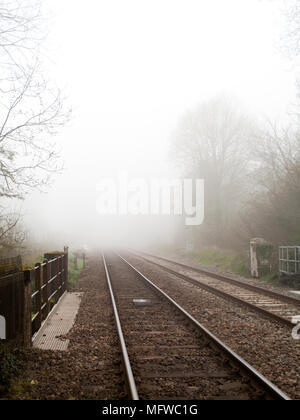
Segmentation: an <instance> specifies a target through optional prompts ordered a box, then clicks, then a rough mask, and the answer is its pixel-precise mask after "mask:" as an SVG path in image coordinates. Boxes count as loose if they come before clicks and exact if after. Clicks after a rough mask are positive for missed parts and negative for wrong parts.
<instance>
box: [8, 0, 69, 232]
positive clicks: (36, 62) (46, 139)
mask: <svg viewBox="0 0 300 420" xmlns="http://www.w3.org/2000/svg"><path fill="white" fill-rule="evenodd" d="M44 23H45V21H44V18H43V15H42V13H41V1H40V0H9V1H5V0H0V197H5V198H23V197H24V194H25V193H26V192H27V191H28V189H30V188H36V187H40V186H43V185H45V184H46V183H47V182H48V180H49V176H50V175H51V173H52V172H53V171H57V170H58V169H59V168H60V163H59V161H58V153H57V150H56V147H55V145H54V144H53V142H51V141H50V138H51V135H53V134H55V133H56V132H57V130H58V128H59V127H60V126H62V125H63V124H65V123H66V121H67V120H68V118H69V111H65V110H64V108H63V99H62V95H61V92H60V91H59V89H58V88H57V87H56V86H55V85H54V84H53V83H51V82H50V81H49V80H46V78H45V76H44V74H45V73H44V71H43V63H42V59H41V57H42V54H41V45H42V41H43V39H44V37H45V34H44V33H43V31H42V30H41V28H42V27H43V24H44ZM5 220H6V221H7V219H6V218H5V217H4V219H3V221H5ZM9 226H10V223H9V222H8V223H7V227H9ZM4 231H5V223H4ZM0 239H1V238H0Z"/></svg>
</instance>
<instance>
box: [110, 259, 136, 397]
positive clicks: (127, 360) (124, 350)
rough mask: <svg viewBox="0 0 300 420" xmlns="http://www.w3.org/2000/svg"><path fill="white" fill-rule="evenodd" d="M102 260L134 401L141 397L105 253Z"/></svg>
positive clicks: (130, 392) (126, 375) (125, 371)
mask: <svg viewBox="0 0 300 420" xmlns="http://www.w3.org/2000/svg"><path fill="white" fill-rule="evenodd" d="M102 260H103V264H104V269H105V274H106V280H107V284H108V288H109V293H110V298H111V302H112V306H113V311H114V318H115V323H116V327H117V331H118V337H119V344H120V349H121V354H122V362H123V369H124V375H125V380H126V385H127V388H128V393H129V396H130V398H131V399H132V400H138V399H139V396H138V392H137V389H136V384H135V380H134V376H133V373H132V369H131V364H130V360H129V356H128V352H127V348H126V343H125V339H124V335H123V331H122V326H121V321H120V317H119V313H118V309H117V305H116V300H115V297H114V292H113V288H112V283H111V280H110V275H109V271H108V267H107V264H106V260H105V256H104V253H103V252H102Z"/></svg>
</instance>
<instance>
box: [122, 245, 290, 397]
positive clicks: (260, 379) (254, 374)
mask: <svg viewBox="0 0 300 420" xmlns="http://www.w3.org/2000/svg"><path fill="white" fill-rule="evenodd" d="M116 255H118V256H119V257H120V258H121V259H122V260H123V261H124V262H125V263H126V264H127V265H128V266H129V267H131V269H132V270H133V271H134V272H135V273H136V274H137V275H138V276H139V277H140V278H141V279H143V280H144V281H145V282H146V284H148V285H150V286H151V287H152V288H153V289H154V290H155V291H157V292H158V293H159V294H160V295H162V296H163V297H164V298H165V299H166V300H167V301H168V302H170V303H171V304H172V305H173V306H174V307H176V309H177V310H178V311H179V312H180V313H181V314H182V315H184V316H185V317H186V318H187V319H188V320H189V321H190V322H191V323H192V324H193V325H194V326H195V327H196V328H197V329H198V330H200V332H201V333H202V334H203V335H204V336H206V338H208V339H209V341H210V342H212V343H213V345H214V346H216V347H217V348H218V349H219V350H220V351H221V352H222V353H225V354H226V355H227V357H229V358H230V360H231V361H232V362H233V363H234V364H235V365H236V366H238V368H239V369H240V370H241V371H243V372H245V373H246V374H247V376H248V377H250V378H251V379H252V380H253V381H255V382H256V383H257V384H259V385H260V386H261V387H262V388H263V390H264V391H265V392H267V393H268V394H269V395H270V396H272V397H273V398H275V399H280V400H285V401H288V400H290V398H289V397H288V396H287V395H286V394H285V393H284V392H282V391H281V390H280V389H279V388H278V387H276V385H274V384H273V383H272V382H270V381H269V380H268V379H267V378H265V377H264V376H263V375H262V374H261V373H259V372H258V371H257V370H256V369H255V368H254V367H252V366H251V365H250V364H249V363H247V362H246V361H245V360H244V359H243V358H242V357H240V356H239V355H238V354H237V353H235V352H234V351H233V350H231V349H230V347H228V346H227V345H226V344H225V343H223V342H222V341H221V340H220V339H219V338H217V337H216V336H215V335H214V334H212V333H211V332H210V331H209V330H208V329H207V328H206V327H204V326H203V325H202V324H200V322H199V321H197V320H196V319H195V318H194V317H193V316H192V315H191V314H189V313H188V312H187V311H186V310H185V309H183V308H182V307H181V306H180V305H179V304H178V303H177V302H175V301H174V300H173V299H172V298H171V297H170V296H168V295H167V294H166V293H165V292H164V291H163V290H161V289H160V288H159V287H158V286H156V285H155V284H154V283H153V282H152V281H151V280H149V279H148V278H147V277H146V276H144V274H142V273H141V272H140V271H139V270H138V269H137V268H135V267H134V266H133V265H132V264H130V262H128V261H127V260H126V259H125V258H123V257H122V256H121V255H120V254H118V253H117V252H116Z"/></svg>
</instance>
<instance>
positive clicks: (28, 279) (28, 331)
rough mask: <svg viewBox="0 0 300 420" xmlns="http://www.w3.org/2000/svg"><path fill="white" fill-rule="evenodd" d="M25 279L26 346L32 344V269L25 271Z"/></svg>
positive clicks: (24, 338) (24, 341)
mask: <svg viewBox="0 0 300 420" xmlns="http://www.w3.org/2000/svg"><path fill="white" fill-rule="evenodd" d="M23 273H24V274H23V276H24V277H23V280H24V329H23V344H24V347H31V345H32V322H31V319H32V302H31V277H30V270H25V271H24V272H23Z"/></svg>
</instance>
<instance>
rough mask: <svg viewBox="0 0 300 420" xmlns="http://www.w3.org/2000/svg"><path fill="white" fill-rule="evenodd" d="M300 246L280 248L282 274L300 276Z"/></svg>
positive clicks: (280, 270) (280, 269)
mask: <svg viewBox="0 0 300 420" xmlns="http://www.w3.org/2000/svg"><path fill="white" fill-rule="evenodd" d="M299 269H300V246H280V247H279V272H280V273H282V274H288V275H293V274H299V272H300V270H299Z"/></svg>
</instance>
